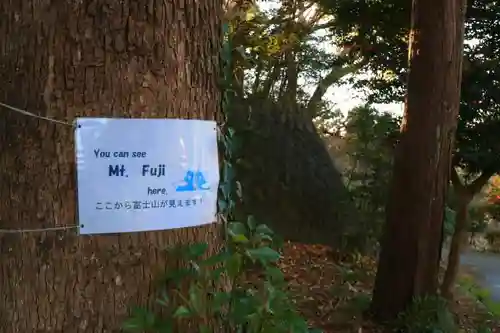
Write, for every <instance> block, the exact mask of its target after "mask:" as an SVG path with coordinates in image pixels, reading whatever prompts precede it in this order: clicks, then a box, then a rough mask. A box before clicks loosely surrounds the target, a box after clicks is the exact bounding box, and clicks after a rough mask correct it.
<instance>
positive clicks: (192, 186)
mask: <svg viewBox="0 0 500 333" xmlns="http://www.w3.org/2000/svg"><path fill="white" fill-rule="evenodd" d="M184 182H185V184H182V185H179V186H176V188H175V191H176V192H194V191H196V190H198V191H203V190H209V189H210V186H208V185H207V181H206V180H205V176H204V175H203V173H202V172H201V171H196V172H195V171H192V170H188V171H187V172H186V176H184Z"/></svg>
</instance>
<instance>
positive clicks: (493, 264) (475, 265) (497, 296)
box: [460, 250, 500, 302]
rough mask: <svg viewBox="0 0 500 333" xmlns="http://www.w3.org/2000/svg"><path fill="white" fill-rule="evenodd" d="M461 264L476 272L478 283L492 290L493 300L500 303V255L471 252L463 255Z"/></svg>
mask: <svg viewBox="0 0 500 333" xmlns="http://www.w3.org/2000/svg"><path fill="white" fill-rule="evenodd" d="M460 263H461V264H462V265H465V266H467V267H469V268H470V269H471V270H472V271H474V273H475V274H476V276H477V277H478V279H479V281H478V283H479V284H481V286H482V287H483V288H486V289H488V290H490V292H491V298H492V300H494V301H495V302H500V255H498V254H493V253H487V252H476V251H471V250H469V251H467V252H466V253H464V254H462V256H461V258H460Z"/></svg>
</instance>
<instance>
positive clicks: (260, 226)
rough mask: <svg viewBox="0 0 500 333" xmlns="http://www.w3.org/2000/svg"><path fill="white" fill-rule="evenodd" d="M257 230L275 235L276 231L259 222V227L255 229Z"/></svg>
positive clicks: (262, 233)
mask: <svg viewBox="0 0 500 333" xmlns="http://www.w3.org/2000/svg"><path fill="white" fill-rule="evenodd" d="M255 232H257V233H258V234H260V235H269V236H270V235H273V234H274V232H273V231H272V230H271V228H269V227H268V226H267V225H265V224H259V225H258V226H257V228H256V229H255Z"/></svg>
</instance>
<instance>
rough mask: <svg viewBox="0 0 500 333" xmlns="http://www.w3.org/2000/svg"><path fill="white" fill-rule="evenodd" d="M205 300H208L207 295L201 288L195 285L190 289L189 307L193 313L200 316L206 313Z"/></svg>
mask: <svg viewBox="0 0 500 333" xmlns="http://www.w3.org/2000/svg"><path fill="white" fill-rule="evenodd" d="M203 298H206V295H205V294H204V293H203V290H202V289H201V288H200V287H198V286H197V285H195V284H193V285H191V287H189V305H190V308H191V309H192V311H193V312H194V313H196V314H198V315H202V314H203V313H204V309H203V300H202V299H203Z"/></svg>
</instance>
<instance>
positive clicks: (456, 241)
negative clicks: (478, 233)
mask: <svg viewBox="0 0 500 333" xmlns="http://www.w3.org/2000/svg"><path fill="white" fill-rule="evenodd" d="M456 195H457V205H456V213H457V215H456V217H455V230H454V231H453V237H452V238H451V245H450V252H449V253H448V265H447V267H446V272H445V274H444V278H443V283H442V285H441V294H442V295H443V297H446V298H448V299H450V298H452V296H453V295H452V292H453V285H454V283H455V280H456V277H457V274H458V268H459V267H460V254H461V253H462V246H463V244H464V242H465V241H466V239H467V225H468V223H467V208H468V207H469V203H470V202H471V200H472V196H471V195H469V194H468V193H466V192H464V191H460V190H458V193H457V194H456Z"/></svg>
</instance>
